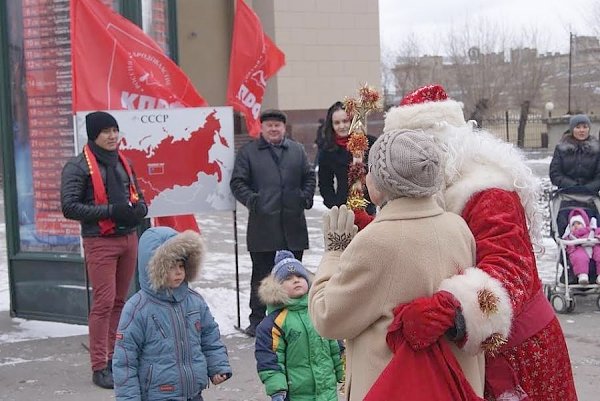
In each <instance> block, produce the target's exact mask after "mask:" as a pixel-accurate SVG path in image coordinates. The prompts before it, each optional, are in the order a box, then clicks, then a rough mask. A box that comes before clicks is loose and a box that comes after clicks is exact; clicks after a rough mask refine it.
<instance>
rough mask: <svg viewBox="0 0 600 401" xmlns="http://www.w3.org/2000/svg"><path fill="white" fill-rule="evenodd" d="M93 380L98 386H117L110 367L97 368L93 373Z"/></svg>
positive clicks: (110, 387)
mask: <svg viewBox="0 0 600 401" xmlns="http://www.w3.org/2000/svg"><path fill="white" fill-rule="evenodd" d="M92 381H93V382H94V384H95V385H96V386H98V387H102V388H108V389H112V388H114V387H115V384H114V382H113V376H112V372H111V371H110V369H108V367H106V368H104V369H102V370H95V371H94V373H93V374H92Z"/></svg>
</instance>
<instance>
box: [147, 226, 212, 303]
mask: <svg viewBox="0 0 600 401" xmlns="http://www.w3.org/2000/svg"><path fill="white" fill-rule="evenodd" d="M204 253H205V251H204V240H203V239H202V237H201V236H200V234H198V233H195V232H193V231H190V230H188V231H185V232H183V233H179V232H177V231H175V230H173V229H172V228H169V227H152V228H149V229H148V230H146V231H144V233H143V234H142V236H141V237H140V242H139V251H138V269H139V282H140V288H142V289H143V290H144V291H146V292H149V293H151V294H153V295H154V296H157V297H159V298H165V297H166V298H167V299H169V300H171V299H172V297H175V298H176V299H177V300H180V299H179V298H180V297H182V296H184V295H185V293H187V283H189V282H190V281H192V280H194V279H195V278H196V276H197V275H198V273H199V272H200V265H201V263H202V260H203V258H204ZM179 259H185V261H186V262H185V281H184V283H183V284H182V285H181V286H179V287H178V288H176V289H174V290H167V288H166V282H167V273H168V271H169V268H170V266H171V265H172V264H173V263H174V262H175V261H177V260H179Z"/></svg>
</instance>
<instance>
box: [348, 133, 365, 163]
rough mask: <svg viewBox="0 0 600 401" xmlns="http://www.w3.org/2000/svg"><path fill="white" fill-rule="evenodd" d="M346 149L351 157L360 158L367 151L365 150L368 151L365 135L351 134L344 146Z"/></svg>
mask: <svg viewBox="0 0 600 401" xmlns="http://www.w3.org/2000/svg"><path fill="white" fill-rule="evenodd" d="M346 149H348V151H349V152H350V153H352V155H353V156H357V157H360V156H361V155H363V154H364V153H365V152H366V151H367V149H369V140H368V139H367V136H366V135H362V134H357V133H356V132H353V133H352V134H351V135H350V138H349V139H348V145H346Z"/></svg>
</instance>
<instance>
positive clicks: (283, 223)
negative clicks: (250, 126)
mask: <svg viewBox="0 0 600 401" xmlns="http://www.w3.org/2000/svg"><path fill="white" fill-rule="evenodd" d="M277 151H281V157H280V158H278V157H277V156H276V152H277ZM276 159H278V161H276ZM230 186H231V191H232V192H233V195H234V196H235V198H236V199H237V200H238V201H239V202H240V203H242V204H244V205H245V206H246V207H247V208H248V211H249V216H248V232H247V236H246V243H247V245H248V251H250V252H272V251H277V250H279V249H289V250H291V251H300V250H304V249H308V230H307V228H306V218H305V217H304V209H310V208H311V207H312V204H313V196H314V193H315V173H314V171H313V170H312V169H311V167H310V164H309V163H308V159H307V157H306V153H305V151H304V147H303V146H302V145H301V144H299V143H298V142H295V141H292V140H290V139H287V138H286V139H284V141H283V143H282V145H281V149H273V147H272V146H271V145H270V144H269V143H268V142H267V141H265V140H264V139H263V138H262V136H261V137H260V138H259V139H257V140H255V141H252V142H249V143H247V144H246V145H244V146H243V147H242V148H240V150H239V151H238V154H237V156H236V159H235V166H234V168H233V173H232V176H231V181H230Z"/></svg>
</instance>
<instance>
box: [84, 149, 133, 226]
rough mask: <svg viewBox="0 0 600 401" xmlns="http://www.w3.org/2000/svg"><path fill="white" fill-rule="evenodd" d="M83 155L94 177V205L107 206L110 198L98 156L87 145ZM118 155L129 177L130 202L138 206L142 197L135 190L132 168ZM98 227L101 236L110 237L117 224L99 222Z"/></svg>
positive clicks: (105, 220)
mask: <svg viewBox="0 0 600 401" xmlns="http://www.w3.org/2000/svg"><path fill="white" fill-rule="evenodd" d="M117 152H118V151H117ZM83 154H84V156H85V160H86V161H87V164H88V168H89V169H90V176H91V177H92V187H93V188H94V203H95V204H96V205H107V204H108V196H107V195H106V187H105V186H104V181H102V174H100V168H99V167H98V161H97V160H96V156H94V152H92V150H91V149H90V147H89V146H88V145H85V146H84V147H83ZM118 154H119V160H120V161H121V164H122V165H123V167H124V168H125V172H127V176H128V177H129V201H130V202H131V203H132V204H136V203H137V202H138V200H139V199H140V197H139V195H138V193H137V191H136V189H135V185H134V180H133V172H132V171H131V167H130V166H129V163H128V162H127V159H125V156H123V154H122V153H121V152H118ZM98 225H99V226H100V235H110V234H113V233H114V232H115V227H116V224H115V222H114V221H113V220H112V219H103V220H100V221H99V222H98Z"/></svg>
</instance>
